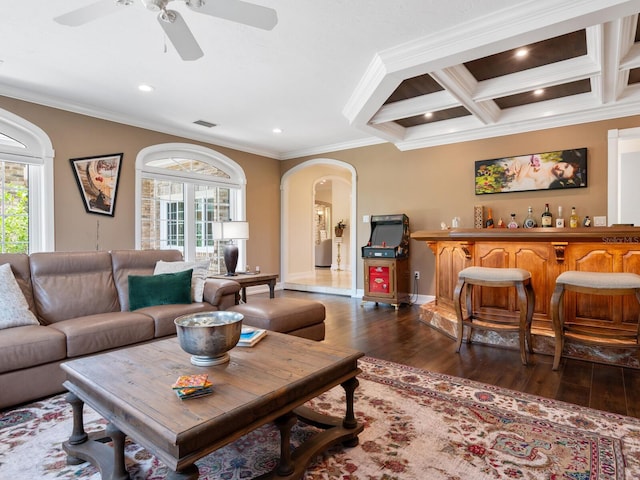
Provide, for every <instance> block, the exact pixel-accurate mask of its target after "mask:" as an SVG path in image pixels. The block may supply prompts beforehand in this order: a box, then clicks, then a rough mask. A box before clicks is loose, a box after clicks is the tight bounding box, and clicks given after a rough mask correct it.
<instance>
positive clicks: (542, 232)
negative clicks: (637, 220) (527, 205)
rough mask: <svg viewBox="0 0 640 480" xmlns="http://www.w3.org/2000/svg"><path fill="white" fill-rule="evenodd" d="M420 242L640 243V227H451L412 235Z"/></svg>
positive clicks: (421, 231) (422, 231)
mask: <svg viewBox="0 0 640 480" xmlns="http://www.w3.org/2000/svg"><path fill="white" fill-rule="evenodd" d="M411 238H413V239H414V240H418V241H425V242H438V241H454V242H455V241H476V240H477V241H484V242H490V241H501V242H502V241H509V240H513V241H520V242H601V243H640V227H580V228H541V227H538V228H452V229H449V230H419V231H416V232H413V233H412V234H411Z"/></svg>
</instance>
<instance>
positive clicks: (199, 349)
mask: <svg viewBox="0 0 640 480" xmlns="http://www.w3.org/2000/svg"><path fill="white" fill-rule="evenodd" d="M243 318H244V315H242V314H241V313H236V312H225V311H222V312H202V313H192V314H189V315H182V316H180V317H178V318H176V319H175V320H174V323H175V324H176V331H177V333H178V341H179V342H180V346H181V347H182V349H183V350H184V351H185V352H187V353H190V354H191V355H192V356H191V363H193V364H194V365H197V366H199V367H208V366H211V365H219V364H221V363H225V362H228V361H229V353H228V352H229V350H231V349H232V348H233V347H235V346H236V345H237V343H238V340H240V332H241V331H242V319H243Z"/></svg>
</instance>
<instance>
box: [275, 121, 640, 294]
mask: <svg viewBox="0 0 640 480" xmlns="http://www.w3.org/2000/svg"><path fill="white" fill-rule="evenodd" d="M638 125H640V116H635V117H627V118H621V119H616V120H611V121H603V122H594V123H587V124H583V125H576V126H571V127H564V128H557V129H551V130H543V131H539V132H532V133H526V134H518V135H509V136H504V137H497V138H491V139H486V140H477V141H472V142H464V143H458V144H454V145H443V146H438V147H431V148H424V149H420V150H411V151H406V152H401V151H399V150H398V149H397V148H396V147H394V146H393V145H390V144H382V145H375V146H371V147H363V148H356V149H352V150H344V151H339V152H334V153H330V154H322V158H332V159H336V160H341V161H344V162H347V163H349V164H351V165H353V167H354V168H355V169H356V172H357V176H358V186H357V191H358V198H357V211H358V218H357V219H356V220H357V221H355V222H354V221H352V226H353V227H357V235H358V237H357V242H356V244H357V245H358V246H362V245H365V244H366V242H367V241H368V239H369V235H370V225H369V224H363V223H362V216H363V215H382V214H394V213H405V214H407V215H408V216H409V220H410V226H411V230H412V231H416V230H425V229H426V230H434V229H436V230H437V229H439V228H440V222H442V221H444V222H446V223H447V224H450V223H451V218H452V217H454V216H459V217H460V218H461V220H462V224H463V226H469V227H471V226H473V206H474V205H484V206H485V207H492V209H493V215H494V218H495V220H496V222H497V220H498V219H499V218H500V217H502V218H503V219H505V220H506V219H508V218H509V214H510V213H512V212H513V213H516V214H517V218H518V219H519V220H520V221H522V219H523V218H524V215H525V214H526V211H527V207H528V206H529V205H531V206H532V207H533V208H534V213H536V214H537V215H540V213H541V212H542V209H543V208H544V204H545V203H549V204H550V206H551V209H552V212H554V213H555V212H557V207H558V205H562V206H563V207H564V211H565V216H568V210H569V209H570V208H571V206H574V205H575V206H576V207H577V209H578V213H579V214H580V215H581V216H584V215H590V216H591V217H593V216H594V215H606V214H607V131H608V130H610V129H616V128H618V129H622V128H631V127H637V126H638ZM581 147H586V148H587V149H588V153H587V157H588V160H587V162H588V163H587V165H588V175H589V177H588V187H586V188H579V189H574V190H562V191H561V190H552V191H537V192H514V193H503V194H494V195H479V196H476V195H475V193H474V162H475V161H476V160H484V159H491V158H500V157H505V156H514V155H521V154H527V153H538V152H547V151H553V150H564V149H572V148H581ZM313 158H315V157H313V156H309V157H304V158H299V159H293V160H287V161H284V162H282V172H283V173H284V172H286V171H287V170H288V169H290V168H292V167H294V166H295V165H297V164H299V163H301V162H303V161H306V160H310V159H313ZM352 232H353V229H352ZM355 254H357V255H358V258H359V257H360V255H359V253H358V252H355ZM434 263H435V262H434V257H433V254H432V253H431V251H430V250H429V249H428V248H427V246H426V245H425V244H424V243H421V242H416V241H412V242H411V253H410V268H411V271H414V270H420V271H421V280H420V285H419V293H420V294H422V295H428V294H433V293H434V284H433V278H434V275H433V271H434ZM357 274H358V280H357V286H358V288H362V287H363V283H362V278H363V275H362V260H361V259H359V260H358V272H357Z"/></svg>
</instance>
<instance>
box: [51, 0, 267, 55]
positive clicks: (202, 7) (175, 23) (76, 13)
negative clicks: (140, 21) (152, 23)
mask: <svg viewBox="0 0 640 480" xmlns="http://www.w3.org/2000/svg"><path fill="white" fill-rule="evenodd" d="M140 1H141V2H142V4H143V5H144V7H145V8H146V9H147V10H151V11H152V12H159V14H158V22H159V23H160V26H161V27H162V29H163V30H164V32H165V34H166V35H167V37H168V38H169V40H170V41H171V43H172V44H173V46H174V48H175V49H176V51H177V52H178V55H180V57H181V58H182V60H185V61H192V60H197V59H198V58H200V57H202V56H203V55H204V52H203V51H202V49H201V48H200V46H199V45H198V42H197V40H196V38H195V37H194V35H193V34H192V33H191V30H190V29H189V27H188V26H187V23H186V22H185V21H184V19H183V18H182V15H180V13H179V12H177V11H175V10H167V5H168V4H169V2H171V1H175V0H140ZM182 1H183V2H184V3H185V5H186V6H187V7H189V9H191V10H192V11H194V12H197V13H202V14H205V15H209V16H212V17H217V18H223V19H225V20H230V21H232V22H237V23H242V24H244V25H249V26H252V27H256V28H260V29H263V30H271V29H273V28H274V27H275V26H276V24H277V23H278V15H277V13H276V11H275V10H274V9H272V8H268V7H263V6H261V5H255V4H253V3H247V2H243V1H242V0H215V1H209V2H208V3H207V1H206V0H182ZM133 2H134V0H98V1H97V2H94V3H91V4H89V5H87V6H84V7H81V8H78V9H76V10H72V11H71V12H68V13H65V14H63V15H60V16H58V17H56V18H54V20H55V21H56V22H57V23H59V24H61V25H67V26H70V27H78V26H80V25H84V24H86V23H89V22H91V21H93V20H97V19H99V18H101V17H104V16H106V15H109V14H111V13H114V12H115V11H116V10H117V9H116V8H115V7H117V6H128V5H132V4H133Z"/></svg>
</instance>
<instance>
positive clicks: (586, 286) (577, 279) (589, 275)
mask: <svg viewBox="0 0 640 480" xmlns="http://www.w3.org/2000/svg"><path fill="white" fill-rule="evenodd" d="M566 291H572V292H578V293H589V294H591V295H635V297H636V299H637V300H638V302H640V275H636V274H635V273H605V272H579V271H575V270H569V271H567V272H563V273H561V274H560V275H558V278H556V288H555V290H554V291H553V295H552V296H551V319H552V320H553V329H554V332H555V336H556V344H555V355H554V358H553V370H557V369H558V366H559V365H560V357H561V356H562V350H563V349H564V343H565V339H566V337H567V336H570V337H571V338H572V339H575V340H578V341H581V342H584V343H589V344H591V345H600V346H612V347H639V346H640V342H639V331H638V328H640V318H639V319H638V326H639V327H638V328H636V329H635V330H633V331H632V330H621V329H619V330H611V331H610V332H607V331H604V330H602V329H598V330H597V331H596V330H595V329H593V328H591V329H590V328H589V327H585V326H579V325H574V324H569V323H565V321H564V320H565V319H564V309H563V308H562V307H563V297H564V292H566Z"/></svg>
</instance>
